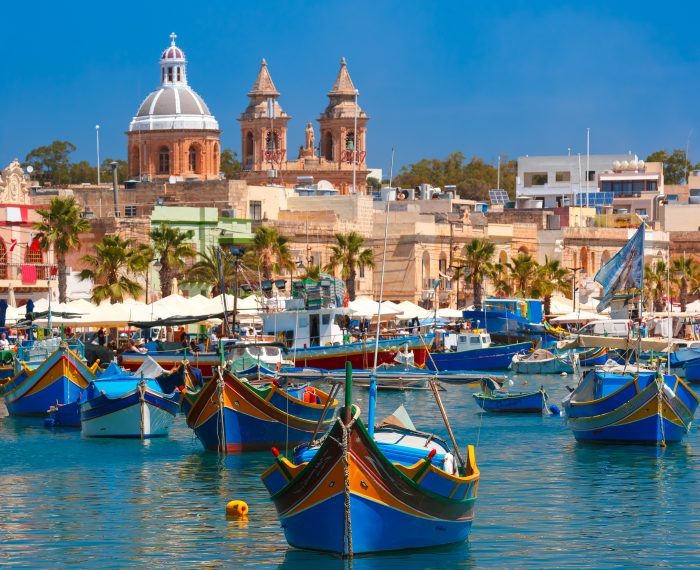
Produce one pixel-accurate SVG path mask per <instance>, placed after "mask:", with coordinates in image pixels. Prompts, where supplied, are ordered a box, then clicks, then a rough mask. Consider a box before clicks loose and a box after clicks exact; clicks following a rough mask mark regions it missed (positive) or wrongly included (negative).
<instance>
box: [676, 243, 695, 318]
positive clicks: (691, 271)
mask: <svg viewBox="0 0 700 570" xmlns="http://www.w3.org/2000/svg"><path fill="white" fill-rule="evenodd" d="M699 277H700V264H698V262H697V261H695V260H694V259H693V258H692V257H686V256H685V255H684V256H683V257H680V258H677V259H674V260H673V261H672V262H671V278H672V281H673V283H674V285H676V287H678V300H679V301H680V304H681V312H682V313H684V312H685V309H686V307H687V306H688V293H689V292H690V290H691V289H693V288H695V287H697V285H698V278H699Z"/></svg>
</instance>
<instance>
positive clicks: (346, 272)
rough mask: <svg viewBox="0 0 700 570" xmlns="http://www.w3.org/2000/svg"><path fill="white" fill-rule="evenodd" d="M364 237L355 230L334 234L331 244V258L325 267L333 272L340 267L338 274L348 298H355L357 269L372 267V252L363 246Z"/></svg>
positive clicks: (352, 299)
mask: <svg viewBox="0 0 700 570" xmlns="http://www.w3.org/2000/svg"><path fill="white" fill-rule="evenodd" d="M364 246H365V238H363V237H362V236H361V235H360V234H358V233H357V232H350V233H349V234H335V243H334V244H333V245H332V246H331V258H330V260H329V262H328V264H327V265H326V267H325V270H326V271H328V272H329V273H334V272H335V270H336V269H337V268H340V275H341V276H342V278H343V281H345V288H346V289H347V290H348V298H349V299H350V300H351V301H354V300H355V297H356V294H355V283H356V280H357V270H358V269H364V268H365V267H369V268H370V269H372V268H373V267H374V252H373V251H372V249H371V248H365V247H364Z"/></svg>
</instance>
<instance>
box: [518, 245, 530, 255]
mask: <svg viewBox="0 0 700 570" xmlns="http://www.w3.org/2000/svg"><path fill="white" fill-rule="evenodd" d="M518 253H530V252H529V251H528V249H527V247H525V246H524V245H521V246H520V247H519V248H518Z"/></svg>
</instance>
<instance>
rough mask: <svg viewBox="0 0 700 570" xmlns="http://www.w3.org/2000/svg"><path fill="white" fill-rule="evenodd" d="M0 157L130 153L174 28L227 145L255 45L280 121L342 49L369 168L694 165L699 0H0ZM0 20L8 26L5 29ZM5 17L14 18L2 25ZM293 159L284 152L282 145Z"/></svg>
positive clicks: (312, 93)
mask: <svg viewBox="0 0 700 570" xmlns="http://www.w3.org/2000/svg"><path fill="white" fill-rule="evenodd" d="M3 10H4V16H5V18H4V21H5V25H3V37H2V40H0V42H1V43H0V45H2V51H3V80H2V83H0V110H1V111H0V119H1V123H0V164H2V165H4V164H7V163H8V162H9V161H10V160H11V159H12V158H15V157H18V158H20V159H23V158H24V156H25V155H26V154H27V152H28V151H29V150H31V149H32V148H35V147H37V146H40V145H43V144H47V143H49V142H51V141H52V140H56V139H65V140H70V141H72V142H73V143H74V144H75V145H76V146H77V147H78V149H77V151H76V152H75V154H74V158H75V159H87V160H90V161H94V160H95V159H94V157H95V130H94V127H95V124H98V123H99V124H100V125H101V155H102V157H103V158H104V157H107V156H109V157H112V158H114V157H117V158H124V157H125V156H126V137H125V135H124V131H125V130H126V129H127V127H128V124H129V121H130V120H131V117H132V116H133V114H134V113H135V112H136V109H137V108H138V106H139V104H140V103H141V101H142V100H143V98H144V97H145V96H146V95H147V94H148V93H149V92H150V91H151V90H152V89H154V88H155V87H156V86H157V84H158V80H159V68H158V58H159V55H160V52H161V51H162V50H163V49H164V48H165V47H166V46H167V45H168V43H169V39H168V35H169V34H170V32H172V31H175V32H176V33H177V34H178V44H179V45H180V46H181V47H182V48H183V49H184V51H185V53H186V55H187V58H188V60H189V69H188V73H189V80H190V84H191V85H192V86H193V87H194V89H195V90H196V91H198V92H199V93H200V95H202V97H203V98H204V100H205V101H206V102H207V104H208V105H209V108H210V109H211V110H212V112H213V113H214V115H215V116H216V118H217V119H218V121H219V123H220V125H221V128H222V130H223V131H224V132H223V134H222V146H223V147H224V148H226V147H229V148H232V149H234V150H238V149H239V147H240V137H239V131H238V123H237V121H236V118H237V117H238V115H239V114H240V112H241V111H242V110H243V109H244V108H245V106H246V102H247V97H246V93H247V92H248V90H249V89H250V87H251V85H252V82H253V80H254V78H255V75H256V73H257V71H258V67H259V62H260V59H261V58H262V57H265V58H267V61H268V64H269V68H270V71H271V74H272V77H273V80H274V81H275V84H276V86H277V89H278V90H279V91H280V92H281V98H280V102H281V104H282V106H283V108H284V109H285V110H286V111H287V112H288V113H289V114H290V115H291V116H292V118H293V119H292V121H291V122H290V131H289V139H288V146H289V148H290V149H296V148H298V146H299V145H300V144H301V143H302V142H303V137H304V126H305V124H306V122H307V121H309V120H314V121H315V119H316V118H317V117H318V115H319V114H320V112H321V111H322V110H323V109H324V107H325V106H326V103H327V97H326V93H327V92H328V90H329V89H330V87H331V85H332V83H333V80H334V78H335V75H336V73H337V71H338V65H339V61H340V58H341V56H345V57H346V58H347V60H348V66H349V70H350V73H351V75H352V78H353V81H354V82H355V85H356V87H357V88H358V89H359V90H360V104H361V106H362V107H363V109H364V110H365V111H366V112H367V113H368V114H369V116H370V118H371V120H370V123H369V125H368V143H367V144H368V164H369V165H370V166H375V165H376V166H379V167H383V168H385V169H387V170H388V166H389V161H390V154H391V148H392V146H394V147H396V162H397V164H398V165H403V164H407V163H409V162H413V161H416V160H419V159H420V158H424V157H429V158H433V157H440V158H441V157H444V156H446V155H447V154H449V153H450V152H452V151H457V150H459V151H462V152H463V153H464V154H465V155H466V156H467V157H470V156H473V155H477V156H481V157H483V158H484V159H485V160H487V161H489V162H494V163H495V161H496V157H497V156H498V154H499V153H505V154H507V155H508V156H510V157H517V156H519V155H524V154H530V155H535V154H565V153H566V152H567V148H569V147H570V148H571V149H572V152H574V153H576V152H585V132H586V127H590V128H591V152H593V153H613V152H614V153H619V152H627V151H628V150H631V151H632V152H635V153H637V154H639V155H640V156H642V157H645V156H646V154H648V153H649V152H651V151H653V150H656V149H658V148H667V149H669V150H671V149H673V148H685V146H686V144H689V149H690V157H691V159H693V160H694V161H700V99H699V98H698V93H700V43H699V42H698V41H697V21H699V18H698V16H700V3H696V2H678V3H674V2H666V3H662V4H659V3H658V2H653V3H652V2H645V1H637V2H601V1H595V0H593V1H589V2H585V3H584V2H557V3H554V2H538V1H536V0H533V1H529V2H519V1H503V2H493V3H486V2H456V1H455V2H449V3H447V2H438V1H431V0H423V1H421V2H411V1H404V2H383V1H381V0H379V1H378V0H374V1H372V2H365V1H353V2H321V1H319V2H246V3H241V2H216V1H212V2H192V1H191V0H190V1H188V2H180V1H178V0H169V1H167V2H162V1H161V2H143V3H142V2H132V1H128V0H127V1H122V2H119V3H115V4H113V7H112V8H109V9H108V8H107V7H106V5H104V4H102V5H100V4H99V3H94V2H90V3H88V2H73V3H72V4H71V3H56V2H51V3H48V2H32V3H27V4H24V3H19V2H13V3H11V4H10V5H8V6H4V8H3ZM9 22H12V23H13V25H8V23H9ZM15 24H16V25H15ZM292 154H294V153H293V152H292Z"/></svg>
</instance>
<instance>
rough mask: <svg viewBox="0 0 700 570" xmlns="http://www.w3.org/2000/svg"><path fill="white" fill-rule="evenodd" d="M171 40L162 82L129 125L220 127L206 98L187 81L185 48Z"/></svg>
mask: <svg viewBox="0 0 700 570" xmlns="http://www.w3.org/2000/svg"><path fill="white" fill-rule="evenodd" d="M175 37H176V36H175V34H174V33H173V34H171V35H170V38H171V44H170V46H169V47H167V48H166V49H165V50H164V51H163V53H162V55H161V60H160V67H161V85H160V87H159V88H158V89H156V90H155V91H153V92H152V93H150V94H149V95H148V96H147V97H146V99H144V101H143V103H141V106H140V107H139V110H138V111H137V112H136V116H135V117H134V118H133V119H132V121H131V124H130V125H129V132H134V131H155V130H214V131H218V130H219V123H218V122H217V121H216V119H215V118H214V116H213V115H212V114H211V113H210V111H209V108H208V107H207V105H206V103H205V102H204V100H203V99H202V98H201V97H200V96H199V95H198V94H197V93H196V92H195V91H194V90H193V89H192V88H191V87H190V86H189V85H188V84H187V65H186V64H187V62H186V59H185V54H184V52H183V51H182V50H181V49H180V48H179V47H177V46H176V45H175Z"/></svg>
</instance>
